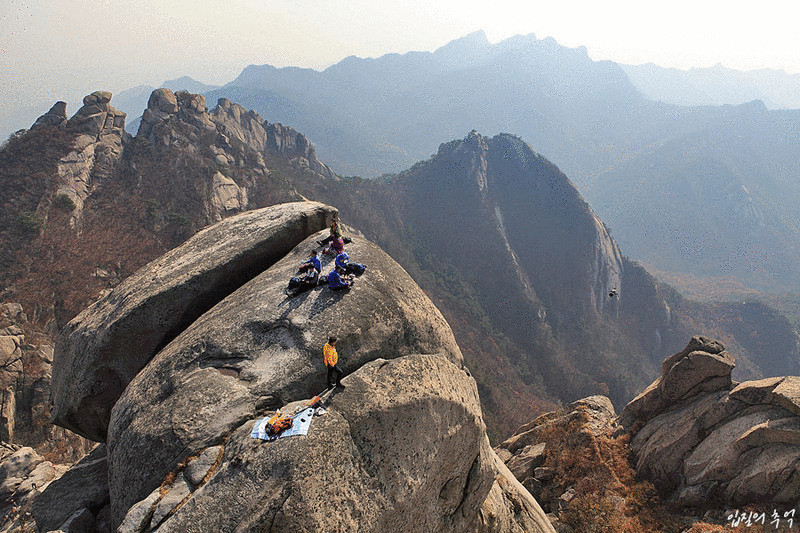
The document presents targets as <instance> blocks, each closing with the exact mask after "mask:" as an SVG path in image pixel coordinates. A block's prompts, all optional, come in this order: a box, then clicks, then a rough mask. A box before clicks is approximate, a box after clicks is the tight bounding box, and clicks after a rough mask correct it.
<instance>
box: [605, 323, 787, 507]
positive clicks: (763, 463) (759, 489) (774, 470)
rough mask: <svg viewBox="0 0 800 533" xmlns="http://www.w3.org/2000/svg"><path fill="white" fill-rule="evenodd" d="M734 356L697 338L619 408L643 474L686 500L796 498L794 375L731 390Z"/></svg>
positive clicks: (679, 499)
mask: <svg viewBox="0 0 800 533" xmlns="http://www.w3.org/2000/svg"><path fill="white" fill-rule="evenodd" d="M732 368H733V358H732V357H730V355H729V354H728V352H726V351H725V350H724V347H723V346H722V345H721V344H720V343H719V342H716V341H712V340H709V339H707V338H704V337H694V338H693V339H692V341H691V342H690V343H689V345H688V346H687V347H686V349H684V350H683V351H682V352H679V353H677V354H675V355H673V356H670V357H668V358H667V359H665V361H664V364H663V365H662V370H663V374H662V377H661V378H660V379H659V380H657V381H656V382H654V383H653V384H652V385H651V386H650V387H649V388H648V389H647V391H646V392H645V393H643V394H641V395H639V396H637V398H636V399H635V400H634V401H633V402H631V404H629V405H628V406H626V408H625V409H624V410H623V411H622V415H621V416H620V421H621V422H622V424H623V425H624V426H625V427H627V428H632V429H634V430H635V431H637V433H636V434H635V436H634V438H633V440H632V441H631V450H632V451H633V452H634V454H635V456H636V470H637V472H638V474H639V475H642V476H644V477H646V478H648V479H650V480H651V481H652V482H653V483H654V484H655V485H656V486H657V487H658V488H660V489H661V490H664V491H674V492H673V493H672V497H673V499H674V501H676V502H677V503H679V504H681V505H687V506H707V505H709V503H710V502H712V501H722V502H724V503H725V504H726V505H742V504H747V503H752V502H757V501H770V502H775V503H778V502H780V503H796V498H797V489H798V488H800V470H798V465H800V416H798V414H800V409H798V402H797V398H798V386H797V385H798V383H800V378H797V377H794V376H788V377H774V378H765V379H761V380H758V381H749V382H744V383H741V384H738V385H736V386H735V387H733V388H732V389H731V385H732V383H731V381H730V371H731V369H732Z"/></svg>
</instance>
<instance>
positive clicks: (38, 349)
mask: <svg viewBox="0 0 800 533" xmlns="http://www.w3.org/2000/svg"><path fill="white" fill-rule="evenodd" d="M52 363H53V344H52V341H51V340H50V339H49V338H48V336H47V335H46V334H45V333H44V332H42V331H41V330H40V329H39V328H37V327H36V326H35V325H34V324H31V323H30V322H29V321H28V317H27V316H26V315H25V313H23V312H22V306H21V305H19V304H16V303H4V304H0V401H2V404H0V440H2V441H3V442H6V443H14V442H24V443H25V444H26V445H28V446H33V447H36V448H37V449H38V450H39V452H41V453H48V454H51V455H52V454H53V453H56V454H57V455H58V456H60V457H61V458H62V459H64V460H66V461H73V460H75V459H77V458H78V457H80V456H82V455H83V454H84V453H86V451H87V450H88V449H89V448H90V446H87V445H86V443H85V442H83V439H81V438H79V437H77V436H76V435H72V434H69V433H68V432H65V431H64V430H63V429H61V428H58V427H54V426H52V425H51V423H50V414H51V413H50V381H51V368H52Z"/></svg>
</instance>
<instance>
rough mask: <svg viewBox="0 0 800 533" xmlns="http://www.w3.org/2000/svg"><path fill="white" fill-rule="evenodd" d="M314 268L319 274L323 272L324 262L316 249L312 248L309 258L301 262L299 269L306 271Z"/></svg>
mask: <svg viewBox="0 0 800 533" xmlns="http://www.w3.org/2000/svg"><path fill="white" fill-rule="evenodd" d="M312 269H313V270H316V271H317V274H319V273H320V272H322V263H320V262H319V257H317V251H316V250H311V254H310V255H309V256H308V259H306V260H305V261H303V262H302V263H300V268H299V269H298V270H299V271H300V272H306V271H308V270H312Z"/></svg>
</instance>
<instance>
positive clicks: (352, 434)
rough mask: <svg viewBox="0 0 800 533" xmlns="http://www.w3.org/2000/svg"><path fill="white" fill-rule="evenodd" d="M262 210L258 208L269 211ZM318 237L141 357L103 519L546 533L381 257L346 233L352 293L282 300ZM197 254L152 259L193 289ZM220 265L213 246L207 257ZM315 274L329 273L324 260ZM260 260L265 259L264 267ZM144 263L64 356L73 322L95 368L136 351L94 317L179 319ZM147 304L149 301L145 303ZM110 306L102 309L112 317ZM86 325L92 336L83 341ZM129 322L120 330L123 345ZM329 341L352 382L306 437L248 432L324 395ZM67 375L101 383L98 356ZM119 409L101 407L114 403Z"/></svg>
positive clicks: (117, 428) (447, 349)
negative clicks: (355, 267)
mask: <svg viewBox="0 0 800 533" xmlns="http://www.w3.org/2000/svg"><path fill="white" fill-rule="evenodd" d="M303 205H309V204H303ZM310 205H314V204H310ZM281 209H285V206H283V207H282V206H279V207H277V208H274V210H277V211H280V210H281ZM327 209H328V210H327V211H326V210H323V212H324V213H331V212H333V210H332V209H330V208H327ZM270 212H271V211H270V210H263V211H259V212H253V213H252V214H251V215H252V216H253V217H260V218H269V215H270ZM237 218H240V217H234V218H231V219H227V220H226V221H225V222H223V223H220V224H218V225H216V226H214V227H212V228H210V229H209V231H208V234H209V235H214V236H216V237H215V238H216V239H225V238H229V237H228V236H229V235H230V232H227V231H222V230H220V229H219V228H220V227H226V223H228V222H229V221H235V220H236V219H237ZM262 225H265V226H266V225H268V224H267V223H263V222H262ZM239 233H248V234H250V233H253V232H245V231H241V232H239ZM326 233H327V232H326V231H324V230H323V231H320V232H318V233H316V234H312V235H310V236H309V237H308V238H307V239H306V240H305V241H303V242H301V243H300V244H298V245H297V246H295V247H294V248H293V249H292V250H291V251H289V252H288V253H286V252H285V251H284V252H282V254H284V255H285V256H284V257H283V258H282V259H280V260H278V261H277V262H276V263H275V264H273V265H272V266H270V267H269V268H267V269H266V270H265V271H264V272H262V273H261V274H259V275H258V276H256V277H255V278H253V279H251V280H250V281H249V282H247V283H245V284H244V285H243V286H241V287H240V288H238V289H237V290H235V291H234V292H232V293H230V294H229V295H227V296H225V294H216V295H215V299H216V300H221V301H219V303H218V304H217V305H215V306H214V307H213V308H211V309H210V310H207V311H205V308H206V306H205V305H199V303H200V302H201V301H202V300H203V299H204V297H203V296H202V295H201V294H197V293H195V294H192V295H189V296H187V299H188V300H192V299H194V300H195V302H196V303H198V305H196V306H191V307H193V308H197V309H202V310H203V311H201V312H202V316H200V317H199V318H198V319H197V320H195V321H194V322H193V323H192V324H191V325H188V324H181V325H176V326H174V329H182V330H183V331H182V332H181V333H180V334H179V335H177V336H176V337H175V338H174V339H173V340H171V342H169V343H168V344H166V341H162V345H163V344H166V346H163V347H162V346H159V343H158V342H156V343H153V344H152V346H153V347H155V348H156V349H157V350H160V351H158V353H157V354H155V355H154V356H153V357H152V359H150V358H149V357H146V358H142V359H141V360H140V361H139V362H138V363H136V365H141V366H142V367H143V368H140V369H137V370H138V374H136V376H135V377H133V379H132V380H131V381H130V383H127V387H126V388H125V390H124V392H123V393H122V395H121V396H120V397H119V400H118V401H116V404H114V405H113V411H112V413H111V419H110V423H109V426H108V459H107V461H108V480H109V486H108V490H109V499H110V502H111V504H110V515H109V516H110V521H111V523H112V525H113V526H114V527H116V526H118V525H119V526H120V527H121V529H120V530H121V531H142V530H155V529H158V530H164V531H184V530H187V529H190V530H208V531H211V530H213V531H233V530H234V529H237V528H241V527H244V528H247V529H251V528H258V527H266V526H264V524H270V526H269V527H274V528H276V529H283V530H323V529H325V530H334V531H344V530H349V529H352V528H355V527H358V528H359V529H361V530H366V531H384V530H386V529H389V528H394V529H402V530H404V531H407V530H413V531H423V530H425V531H428V530H437V531H439V530H441V531H465V530H479V531H494V530H495V529H494V526H493V525H492V524H498V523H500V524H504V526H503V527H504V528H506V530H509V531H512V530H517V531H522V530H525V531H553V530H552V528H551V527H550V525H549V522H548V521H547V519H546V518H545V517H544V514H543V512H542V511H541V509H540V508H539V507H538V504H537V503H536V501H535V500H534V499H533V497H532V496H531V495H530V494H528V493H527V492H526V491H525V489H524V488H523V487H522V486H521V485H519V484H518V483H517V482H516V481H515V480H514V479H513V477H512V476H511V474H510V473H509V472H508V470H507V469H505V467H503V466H502V465H501V464H499V463H498V462H497V459H496V457H495V454H494V452H493V451H492V450H491V448H490V447H489V444H488V439H487V437H486V431H485V426H484V423H483V420H482V416H481V411H480V403H479V400H478V394H477V386H476V384H475V381H474V380H473V379H472V378H471V377H470V376H469V374H468V372H467V371H466V369H465V368H464V367H463V361H462V356H461V352H460V350H459V348H458V346H457V345H456V343H455V340H454V338H453V335H452V332H451V331H450V328H449V326H448V325H447V323H446V322H445V320H444V318H443V317H442V315H441V314H440V313H439V312H438V310H437V309H436V308H435V307H434V306H433V304H432V303H431V302H430V300H428V298H427V297H426V296H425V294H424V293H423V292H422V291H421V290H420V289H419V287H417V286H416V284H415V283H414V282H413V281H412V280H411V278H410V277H409V276H408V274H407V273H406V272H405V271H404V270H403V269H402V268H400V266H399V265H397V264H396V263H395V262H394V261H392V260H391V259H390V258H389V257H388V256H387V255H386V254H385V253H384V252H383V251H382V250H380V249H379V248H378V247H377V246H375V245H374V244H372V243H370V242H368V241H367V240H365V239H364V238H363V237H361V236H360V235H358V234H357V233H356V232H351V234H352V235H353V238H354V242H353V243H352V244H350V245H348V253H350V255H351V257H352V258H353V259H354V260H357V261H360V262H363V263H365V264H367V265H368V269H367V272H366V273H365V274H364V275H363V276H361V277H360V278H359V279H358V280H357V282H356V284H355V286H354V287H353V288H351V289H350V290H349V291H346V292H332V291H330V289H328V288H327V287H322V286H320V287H317V288H316V289H314V290H311V291H308V292H305V293H303V294H301V295H299V296H296V297H292V298H289V297H287V295H286V294H285V292H284V289H285V287H286V284H287V281H288V279H289V278H290V277H291V276H292V275H294V273H295V272H296V269H297V266H298V264H299V263H300V262H301V261H302V260H304V259H305V258H306V257H307V255H308V251H309V250H310V249H312V248H317V244H316V242H315V241H316V240H317V239H319V238H321V237H322V236H324V235H325V234H326ZM202 235H203V234H202V233H201V234H199V235H198V237H200V236H202ZM212 241H213V239H212ZM189 243H191V241H189V242H187V244H189ZM208 244H209V246H210V245H212V244H213V242H209V243H208ZM250 247H252V248H256V247H258V244H257V243H253V242H251V243H250ZM272 248H273V251H274V249H276V248H277V247H272ZM178 250H180V249H178ZM196 253H197V252H193V253H192V254H186V253H184V254H180V253H178V254H174V253H172V252H171V253H169V254H167V255H166V256H164V257H162V258H161V259H159V260H157V261H155V262H154V263H153V264H157V265H161V268H162V269H164V270H170V269H172V270H174V271H175V272H176V276H175V277H178V278H180V279H181V281H182V282H183V283H184V284H187V283H189V282H188V281H187V278H189V277H190V276H188V275H183V276H180V275H178V273H179V272H184V271H186V270H191V269H190V268H189V266H187V264H186V263H190V259H191V258H192V257H193V256H194V254H196ZM276 253H277V252H276ZM218 255H221V254H220V253H219V252H216V253H215V252H214V251H213V250H211V251H210V252H209V253H207V254H206V256H205V259H204V261H206V262H211V261H212V258H215V257H216V256H218ZM221 262H223V263H224V262H225V261H221ZM323 263H324V267H323V273H326V272H327V271H329V270H330V268H331V267H332V264H331V261H330V258H325V259H323ZM268 264H269V262H268V261H266V260H265V261H263V262H262V269H263V268H266V266H267V265H268ZM151 266H152V264H151V265H150V266H148V267H145V268H144V269H142V271H140V272H139V273H137V274H134V276H133V278H134V279H136V280H138V281H137V284H138V285H139V287H137V290H136V291H132V289H130V288H127V289H126V288H125V284H124V283H123V284H122V285H120V286H119V287H118V288H117V291H115V292H117V295H116V300H114V302H116V304H115V305H117V306H119V308H120V309H123V310H124V309H127V311H126V312H125V313H119V314H117V315H115V314H114V313H106V314H105V315H102V314H97V315H94V314H93V313H96V312H97V311H96V310H95V311H92V310H91V309H90V310H89V311H92V312H91V313H87V314H86V315H81V316H80V317H78V318H80V320H76V321H75V324H73V326H72V327H71V333H70V332H67V333H65V336H64V343H65V346H66V345H69V346H71V347H72V348H74V347H75V346H77V343H75V342H72V340H74V339H76V338H78V337H76V332H77V331H79V330H81V328H83V329H82V330H83V331H84V336H85V338H86V339H104V340H101V341H99V342H98V344H96V345H94V349H95V350H96V352H97V353H98V354H100V347H101V346H103V345H102V344H101V343H103V342H104V343H106V344H105V345H104V346H105V348H103V351H102V353H103V354H104V356H105V357H106V359H104V360H103V361H102V364H104V365H106V366H107V367H108V368H114V369H116V368H124V367H125V361H127V360H128V359H129V358H130V357H131V354H129V353H123V352H118V353H117V355H116V358H117V360H120V359H121V360H123V361H122V362H120V361H114V360H113V359H112V358H110V357H108V354H110V353H111V350H109V348H108V347H109V346H111V345H113V343H111V342H109V341H110V340H111V339H113V338H114V335H117V334H120V332H122V331H123V330H124V328H123V327H122V325H121V324H122V322H120V325H118V326H113V321H112V320H106V319H104V320H100V321H97V322H95V321H94V320H95V319H94V318H92V319H91V320H90V317H92V316H94V317H95V318H97V317H100V316H105V317H106V318H109V317H111V318H115V317H116V318H118V319H120V320H122V318H124V315H125V314H126V313H128V314H131V315H133V316H135V315H141V313H142V312H143V311H142V310H141V308H139V309H140V310H139V311H137V312H136V313H133V312H132V310H133V309H136V308H137V306H139V305H140V304H138V303H137V302H143V301H146V302H147V306H146V307H147V308H148V309H150V310H152V311H153V312H155V313H156V315H157V316H158V317H162V318H163V317H164V316H170V315H172V314H173V313H169V312H165V311H164V310H165V309H167V308H168V305H171V302H172V301H173V300H175V299H176V298H171V299H169V301H164V300H163V299H162V300H158V298H157V295H158V294H161V293H162V292H163V291H164V290H165V285H166V287H167V288H168V287H169V285H170V282H169V279H161V278H160V277H159V276H154V275H153V273H152V269H151ZM208 269H210V267H209V268H208ZM191 285H192V286H193V287H195V288H197V287H199V286H201V285H200V284H196V283H195V284H191ZM123 289H124V291H123ZM125 291H128V292H130V294H128V292H125ZM113 294H114V293H112V295H113ZM123 294H128V296H127V297H126V298H123V297H122V295H123ZM144 294H150V295H152V296H151V297H149V298H144V299H143V298H139V296H141V295H144ZM110 296H111V295H110ZM212 299H214V298H212ZM111 303H112V302H111V300H110V299H109V300H106V301H105V303H103V301H101V302H99V304H98V307H100V306H102V305H106V306H108V307H109V309H111V308H112V305H111ZM80 324H83V326H80ZM90 324H95V325H96V326H97V327H98V328H99V329H98V330H97V331H94V332H92V329H91V328H90V327H89V325H90ZM134 324H135V323H134V322H131V323H129V324H128V325H127V326H126V327H127V328H128V330H129V331H130V335H129V337H128V339H129V340H128V345H129V346H132V345H133V340H135V331H134V330H135V327H134ZM163 329H165V330H166V329H170V328H163ZM103 331H105V332H106V333H103ZM139 331H140V333H147V332H148V331H150V330H148V328H140V329H139ZM331 334H335V335H337V336H338V337H339V339H340V340H339V342H338V344H337V348H338V350H339V353H340V360H339V365H340V366H341V367H342V368H343V369H344V371H345V374H346V377H345V379H344V384H345V385H346V386H347V388H346V389H345V390H343V391H338V392H335V393H334V394H333V396H332V398H331V399H330V403H329V405H328V409H327V412H326V413H325V414H324V415H323V416H318V417H316V418H315V419H314V421H313V424H312V426H311V429H310V431H309V434H308V436H306V437H291V438H288V439H281V440H278V441H275V442H261V441H258V440H255V439H251V438H250V437H249V433H250V431H251V430H252V427H253V424H254V423H255V420H256V419H257V418H259V417H261V416H263V415H266V414H270V413H272V412H274V410H275V409H277V408H281V407H283V408H284V409H291V408H293V407H294V406H296V405H298V403H299V401H301V400H303V399H304V398H309V397H311V396H312V395H313V394H315V393H317V392H319V391H320V390H322V389H323V387H324V380H325V376H324V369H323V365H322V362H321V348H322V345H323V344H324V342H325V341H326V339H327V337H328V336H329V335H331ZM141 336H143V337H150V336H152V335H141ZM71 339H72V340H71ZM81 342H83V341H81ZM136 342H140V343H141V342H143V341H141V340H139V341H136ZM70 343H72V344H70ZM77 351H82V350H75V351H74V352H73V353H77ZM146 351H147V350H143V351H141V353H144V352H146ZM61 353H62V351H61V350H60V349H59V351H58V354H57V357H60V356H61ZM63 353H66V351H65V352H63ZM137 353H140V350H133V354H134V355H136V354H137ZM95 359H97V357H95ZM57 360H58V359H57ZM60 364H61V363H59V365H60ZM67 366H69V367H70V368H72V369H74V372H73V374H72V375H71V376H72V377H70V378H66V376H62V377H60V378H59V379H60V380H61V379H62V378H63V379H64V381H63V383H67V382H72V383H81V382H82V383H102V382H101V381H99V380H98V378H97V369H98V368H99V367H100V365H99V364H97V361H94V362H93V361H92V360H82V361H79V360H77V359H75V358H73V360H72V362H71V363H70V364H69V365H67V364H66V361H65V362H64V368H66V367H67ZM130 371H131V372H132V373H135V372H136V371H135V370H132V369H131V370H130ZM86 390H90V389H89V388H86ZM62 397H63V395H62ZM110 397H111V396H107V397H106V398H105V400H109V398H110ZM98 399H100V398H98ZM112 401H113V400H111V401H107V402H106V403H105V404H103V403H102V402H98V403H97V404H96V405H97V406H98V408H99V407H102V405H105V406H106V408H108V407H110V403H111V402H112ZM85 422H87V423H88V422H89V421H88V420H86V421H85ZM53 490H54V492H53V494H54V495H57V491H55V489H53ZM101 492H102V491H101ZM101 505H102V503H97V504H95V505H94V506H87V505H82V506H77V507H75V506H73V507H75V510H74V511H73V513H72V514H73V515H75V516H74V517H73V516H72V515H71V516H70V517H69V519H70V520H71V519H75V520H78V519H79V518H80V519H81V520H87V521H90V519H91V518H92V517H94V520H100V519H101V518H102V517H101V515H102V514H103V513H104V512H105V511H103V510H102V507H101V508H100V510H99V511H98V509H97V508H98V507H100V506H101ZM64 507H65V511H64V513H66V510H67V509H66V507H67V506H66V505H65V506H64ZM78 507H80V508H78ZM69 510H72V507H71V508H70V509H69ZM80 513H82V514H81V515H80V517H79V516H77V515H78V514H80ZM95 513H97V514H96V515H95ZM61 518H62V517H61V516H59V517H58V520H60V519H61ZM37 520H39V517H38V516H37ZM58 520H56V519H53V520H52V522H53V523H55V522H56V521H58ZM198 524H200V525H198Z"/></svg>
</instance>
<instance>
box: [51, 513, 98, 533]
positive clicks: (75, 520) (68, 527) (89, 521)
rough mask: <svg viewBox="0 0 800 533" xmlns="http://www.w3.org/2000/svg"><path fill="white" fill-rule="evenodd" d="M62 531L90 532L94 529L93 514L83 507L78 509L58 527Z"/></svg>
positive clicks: (65, 532) (73, 532)
mask: <svg viewBox="0 0 800 533" xmlns="http://www.w3.org/2000/svg"><path fill="white" fill-rule="evenodd" d="M58 530H59V531H63V532H64V533H92V532H93V531H94V515H93V514H92V512H91V511H90V510H89V509H87V508H85V507H83V508H81V509H78V510H77V511H75V512H74V513H72V515H70V517H69V518H67V520H66V521H65V522H64V523H63V524H61V526H59V528H58Z"/></svg>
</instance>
